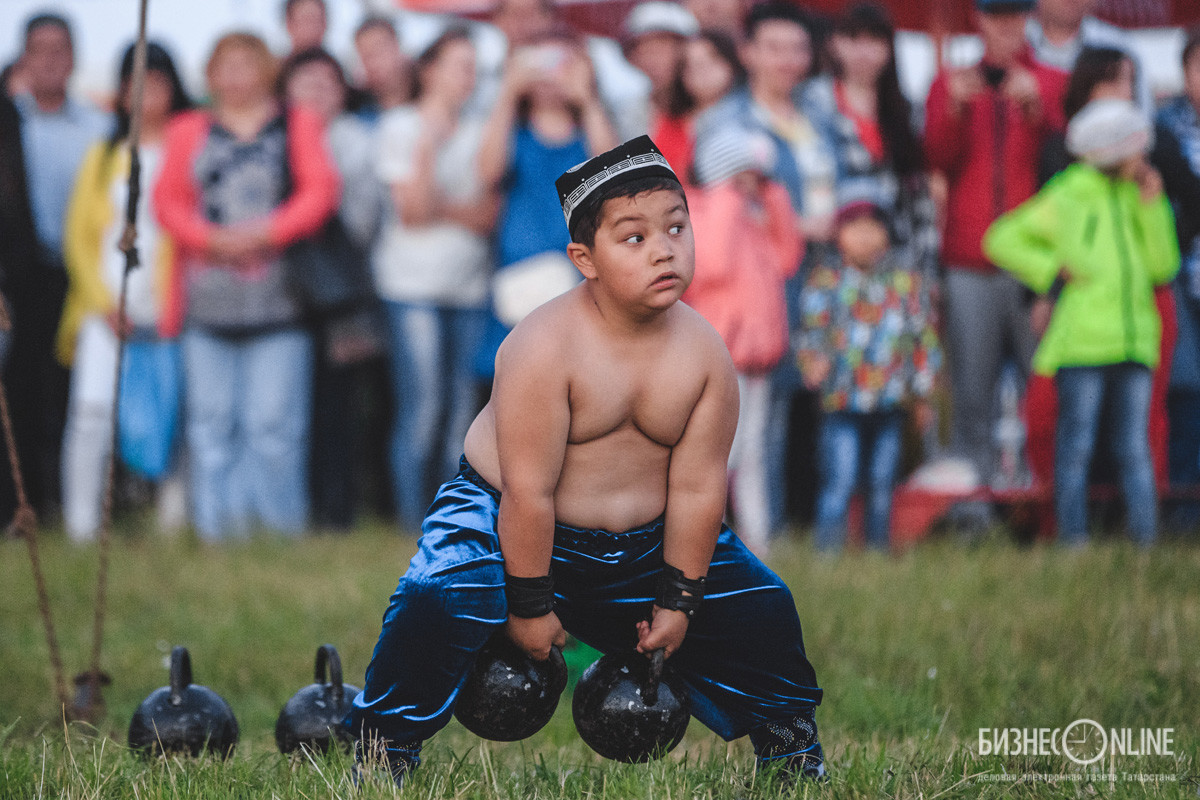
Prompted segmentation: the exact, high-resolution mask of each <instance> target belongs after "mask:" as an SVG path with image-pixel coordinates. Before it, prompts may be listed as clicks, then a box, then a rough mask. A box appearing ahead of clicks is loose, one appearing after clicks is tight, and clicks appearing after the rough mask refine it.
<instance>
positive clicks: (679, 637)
mask: <svg viewBox="0 0 1200 800" xmlns="http://www.w3.org/2000/svg"><path fill="white" fill-rule="evenodd" d="M689 621H690V620H689V619H688V615H687V614H685V613H683V612H682V611H669V610H667V609H665V608H659V607H658V606H655V607H654V614H653V618H652V619H650V620H642V621H641V622H639V623H638V624H637V632H638V644H637V651H638V652H639V653H645V654H646V655H650V654H651V653H653V652H654V651H655V650H657V649H659V648H660V647H662V648H666V653H665V655H666V657H667V658H670V657H671V654H672V653H674V652H675V651H676V650H678V649H679V647H680V645H682V644H683V637H684V636H685V635H687V629H688V622H689Z"/></svg>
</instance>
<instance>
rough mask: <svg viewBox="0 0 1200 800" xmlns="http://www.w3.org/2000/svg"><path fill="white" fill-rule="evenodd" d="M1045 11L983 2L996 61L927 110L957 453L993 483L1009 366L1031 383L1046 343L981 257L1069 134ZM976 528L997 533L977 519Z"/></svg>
mask: <svg viewBox="0 0 1200 800" xmlns="http://www.w3.org/2000/svg"><path fill="white" fill-rule="evenodd" d="M1034 5H1035V3H1034V0H976V2H975V6H976V12H977V13H976V14H975V21H976V25H977V28H978V30H979V34H980V36H981V38H982V39H983V45H984V53H983V57H982V59H980V61H979V62H978V63H976V64H973V65H971V66H968V67H962V68H953V67H951V68H944V69H943V70H942V71H941V72H940V73H939V74H938V76H937V77H936V78H935V79H934V82H933V86H932V87H930V91H929V101H928V104H927V106H926V125H925V135H926V141H925V146H926V156H927V157H928V159H929V164H930V166H931V167H932V168H933V169H935V170H938V171H940V172H942V173H943V174H944V175H945V178H946V182H947V185H948V197H947V207H946V212H945V214H946V220H945V232H944V234H943V240H942V262H943V265H944V267H945V284H944V287H943V296H944V298H945V304H946V305H945V315H946V317H945V324H946V336H945V338H946V343H947V349H948V353H947V355H948V356H949V366H950V374H951V376H952V377H951V400H952V407H953V424H952V431H951V438H952V442H951V444H952V447H953V449H954V450H955V451H956V452H957V453H958V455H960V456H962V457H964V458H966V459H968V460H969V461H970V462H971V463H972V465H973V466H974V467H975V469H976V471H977V472H978V477H979V480H980V481H981V482H984V483H987V482H989V481H990V479H991V477H992V472H993V465H994V460H995V457H994V453H993V450H994V448H993V445H992V430H993V428H994V424H995V412H994V411H993V405H994V404H993V402H992V401H993V394H994V391H995V387H996V384H997V381H998V379H999V377H1000V371H1001V368H1002V367H1003V364H1004V360H1005V358H1006V357H1007V358H1011V359H1013V360H1014V361H1015V363H1016V366H1017V367H1018V369H1019V370H1020V371H1021V372H1022V373H1023V374H1025V375H1027V374H1028V372H1029V365H1030V359H1031V358H1032V356H1033V351H1034V347H1035V345H1036V340H1035V338H1034V335H1033V332H1032V330H1031V328H1030V325H1029V304H1028V301H1027V299H1026V292H1025V290H1024V288H1023V287H1022V286H1021V285H1020V284H1019V283H1018V282H1017V281H1016V280H1015V279H1014V278H1013V277H1012V276H1010V275H1008V274H1006V273H1004V272H1002V271H1000V270H998V269H997V268H996V266H995V265H994V264H992V263H991V261H989V260H988V258H987V256H986V255H984V253H983V250H982V249H981V246H980V242H981V241H982V239H983V234H984V231H986V230H987V228H988V226H989V225H990V224H991V223H992V221H993V220H995V219H996V218H997V217H999V216H1000V215H1001V214H1004V213H1005V212H1006V211H1009V210H1011V209H1013V208H1015V207H1016V206H1017V205H1019V204H1020V203H1022V202H1023V201H1025V200H1026V199H1028V198H1029V197H1030V196H1032V195H1033V193H1034V192H1035V191H1036V190H1037V163H1038V153H1039V152H1040V151H1041V148H1042V144H1043V142H1044V141H1045V139H1046V137H1047V136H1048V135H1049V134H1050V133H1051V132H1053V131H1056V130H1061V129H1062V127H1063V124H1064V121H1063V113H1062V100H1061V98H1062V95H1063V92H1064V91H1065V89H1066V82H1067V75H1066V73H1063V72H1059V71H1058V70H1054V69H1051V68H1050V67H1046V66H1043V65H1041V64H1039V63H1037V62H1036V61H1035V60H1034V58H1033V55H1032V53H1031V51H1030V48H1029V45H1028V43H1027V42H1026V40H1025V23H1026V21H1027V20H1028V17H1029V13H1030V12H1031V11H1032V10H1033V8H1034ZM971 511H972V513H967V514H966V515H965V516H964V517H963V519H962V520H961V521H962V523H963V524H965V525H966V526H967V527H968V528H971V529H974V528H985V527H987V526H988V525H990V522H991V520H990V519H989V513H990V512H989V510H988V509H987V508H985V507H983V506H979V507H978V508H976V509H972V510H971Z"/></svg>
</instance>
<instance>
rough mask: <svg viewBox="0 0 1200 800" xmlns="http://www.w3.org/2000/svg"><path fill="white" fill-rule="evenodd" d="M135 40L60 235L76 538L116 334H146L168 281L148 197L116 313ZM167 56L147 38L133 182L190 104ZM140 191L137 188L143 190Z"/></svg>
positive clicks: (102, 437) (103, 432)
mask: <svg viewBox="0 0 1200 800" xmlns="http://www.w3.org/2000/svg"><path fill="white" fill-rule="evenodd" d="M133 58H134V48H133V47H132V46H130V47H129V48H128V49H127V50H126V51H125V55H124V57H123V58H122V59H121V67H120V72H119V75H118V80H117V84H118V89H117V109H116V113H115V121H114V125H113V132H112V134H111V135H109V137H108V138H107V139H104V140H102V141H100V142H97V143H96V144H94V145H93V146H92V148H91V149H90V150H89V151H88V154H87V156H85V157H84V160H83V166H82V167H80V170H79V177H78V178H77V179H76V181H75V191H74V194H73V195H72V197H71V203H70V206H69V207H68V210H67V220H66V232H65V235H64V237H63V249H64V256H65V258H66V266H67V274H68V277H69V279H70V287H69V289H68V292H67V300H66V304H65V305H64V308H63V315H62V323H61V324H60V326H59V329H58V347H57V349H58V357H59V360H60V361H62V363H63V364H66V365H68V366H69V365H71V364H72V363H73V364H74V365H75V368H74V370H73V371H72V373H71V393H70V399H69V403H68V406H67V424H66V431H65V433H64V436H63V474H62V481H63V521H64V523H65V525H66V529H67V535H68V536H70V538H71V539H72V540H74V541H77V542H82V541H89V540H91V539H94V538H95V536H96V534H97V533H98V532H99V530H100V524H101V508H102V504H103V495H104V490H105V483H106V482H105V478H106V476H107V474H108V473H107V462H108V458H109V455H110V453H111V451H112V441H113V429H112V427H113V405H114V398H115V395H116V385H115V379H116V363H117V351H118V347H119V346H120V341H119V339H118V338H117V337H118V335H119V334H120V333H121V332H122V331H124V333H125V334H126V335H127V336H138V337H140V338H154V337H156V335H157V329H158V323H159V317H160V312H161V309H162V300H163V297H164V296H165V294H166V290H167V286H168V284H169V281H170V269H171V265H170V263H169V260H168V254H169V252H170V249H169V248H170V246H169V244H168V242H167V240H166V239H165V237H162V236H160V234H159V231H158V226H157V225H156V224H155V222H154V213H153V210H152V209H151V208H150V204H149V203H147V202H142V203H140V204H139V207H138V218H137V229H138V250H139V252H140V253H141V254H142V256H141V257H139V259H138V260H139V263H140V264H142V267H141V268H140V269H135V270H133V271H131V272H130V273H129V278H128V286H127V290H126V305H125V316H124V317H123V318H122V317H120V316H119V314H118V303H119V298H120V294H121V282H122V276H123V275H124V274H125V266H126V264H125V261H126V259H125V254H124V253H122V252H121V251H120V250H119V249H118V245H119V243H120V240H121V236H122V234H123V233H124V231H125V209H126V205H127V203H128V198H127V195H128V181H129V143H128V135H129V126H130V117H129V115H130V110H129V109H130V93H131V90H132V82H131V81H132V75H133ZM191 105H192V103H191V100H190V98H189V97H188V95H187V92H186V90H185V89H184V88H183V84H182V82H181V81H180V79H179V73H178V72H177V71H176V69H175V62H174V61H172V59H171V56H170V55H169V54H168V53H167V51H166V50H164V49H163V48H162V47H161V46H159V45H157V44H154V43H150V44H148V45H147V47H146V81H145V89H144V91H143V94H142V125H141V141H140V143H139V146H138V159H139V161H140V163H141V172H140V176H141V182H142V185H143V187H145V188H148V187H149V186H150V184H151V181H152V179H153V178H154V177H155V176H156V175H157V173H158V166H159V163H160V161H161V157H162V140H163V134H164V132H165V130H166V126H167V123H168V122H169V121H170V119H171V117H172V116H173V115H175V114H177V113H179V112H181V111H185V110H187V109H189V108H191ZM143 196H144V195H143ZM176 483H177V482H176V481H175V480H172V481H171V482H170V483H169V484H164V486H163V489H164V491H161V492H160V495H159V499H160V501H161V502H160V504H159V511H160V518H159V522H160V525H161V526H162V527H164V529H170V528H173V527H176V526H177V524H178V523H179V522H182V520H176V519H175V517H177V516H179V515H178V514H177V513H176V512H175V510H174V509H173V508H171V505H170V504H171V503H174V504H175V505H177V506H178V505H180V501H181V489H182V487H181V486H177V485H176Z"/></svg>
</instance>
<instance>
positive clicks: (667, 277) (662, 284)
mask: <svg viewBox="0 0 1200 800" xmlns="http://www.w3.org/2000/svg"><path fill="white" fill-rule="evenodd" d="M678 280H679V275H677V274H676V273H674V272H664V273H663V274H662V275H659V276H658V277H657V278H655V279H654V283H652V284H650V285H651V286H652V287H654V288H655V289H665V288H666V287H668V286H671V285H673V284H674V283H675V282H676V281H678Z"/></svg>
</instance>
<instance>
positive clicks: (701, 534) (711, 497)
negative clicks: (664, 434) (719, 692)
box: [638, 330, 738, 656]
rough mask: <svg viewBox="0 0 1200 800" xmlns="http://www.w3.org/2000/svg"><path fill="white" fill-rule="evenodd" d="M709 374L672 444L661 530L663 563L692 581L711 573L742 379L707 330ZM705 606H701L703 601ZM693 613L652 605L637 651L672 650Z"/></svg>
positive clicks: (639, 637)
mask: <svg viewBox="0 0 1200 800" xmlns="http://www.w3.org/2000/svg"><path fill="white" fill-rule="evenodd" d="M708 336H709V342H707V343H706V349H707V350H708V352H709V354H710V355H709V356H708V363H709V365H710V366H709V375H708V380H707V382H706V384H705V386H704V390H703V391H702V392H701V394H700V399H699V400H698V401H697V402H696V405H695V407H694V408H693V409H692V413H691V416H690V417H689V418H688V422H687V427H686V428H685V429H684V432H683V437H682V438H681V439H680V440H679V442H678V443H677V444H676V445H675V447H674V448H673V449H672V450H671V465H670V467H669V468H668V472H667V509H666V523H665V528H664V532H663V562H664V568H666V567H674V568H675V569H678V570H679V571H680V572H682V573H683V577H684V578H685V579H687V580H689V581H694V580H696V579H698V578H703V577H705V576H707V575H708V568H709V565H710V564H711V563H712V556H713V550H714V549H715V548H716V545H717V537H718V535H719V534H720V532H721V521H722V519H723V517H724V516H725V500H726V497H725V494H726V486H727V481H728V474H727V471H726V470H727V464H728V461H729V448H730V447H731V446H732V445H733V433H734V430H735V429H736V428H737V416H738V385H737V377H736V374H735V373H734V369H733V362H732V360H731V359H730V357H729V352H728V351H727V350H726V349H725V347H724V345H723V344H722V343H721V340H720V338H719V337H718V336H717V333H716V332H715V331H712V330H710V331H708ZM701 607H703V606H701ZM688 621H689V618H688V616H687V614H685V613H684V612H683V611H671V610H667V609H664V608H661V607H660V606H659V605H658V604H657V603H656V604H655V606H654V617H653V619H652V621H651V622H650V624H649V625H647V624H646V623H642V624H641V625H639V626H638V634H639V635H638V651H639V652H642V653H650V652H652V651H654V650H657V649H659V648H661V647H665V648H666V651H667V655H668V656H669V655H671V654H672V653H674V652H675V651H676V650H678V649H679V646H680V645H681V644H682V643H683V637H684V635H685V634H686V633H687V627H688Z"/></svg>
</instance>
